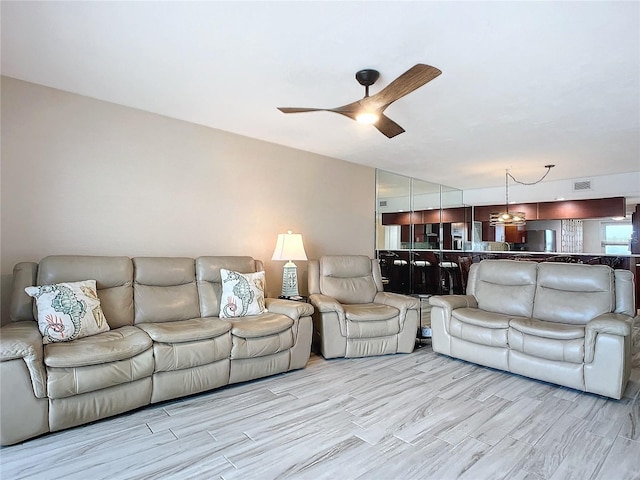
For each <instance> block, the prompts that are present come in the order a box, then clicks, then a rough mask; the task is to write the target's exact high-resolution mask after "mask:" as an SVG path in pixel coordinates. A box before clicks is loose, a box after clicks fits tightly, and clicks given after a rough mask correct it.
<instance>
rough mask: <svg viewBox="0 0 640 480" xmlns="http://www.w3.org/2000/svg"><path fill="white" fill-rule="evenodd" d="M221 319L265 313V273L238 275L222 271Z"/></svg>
mask: <svg viewBox="0 0 640 480" xmlns="http://www.w3.org/2000/svg"><path fill="white" fill-rule="evenodd" d="M220 276H221V277H222V298H221V301H220V318H234V317H244V316H246V315H260V314H261V313H262V312H264V280H265V276H264V272H256V273H238V272H234V271H233V270H226V269H224V268H221V269H220Z"/></svg>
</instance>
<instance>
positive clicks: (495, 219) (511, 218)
mask: <svg viewBox="0 0 640 480" xmlns="http://www.w3.org/2000/svg"><path fill="white" fill-rule="evenodd" d="M544 167H545V168H546V169H547V171H546V172H545V174H544V175H543V176H542V177H541V178H540V179H539V180H536V181H535V182H531V183H526V182H521V181H519V180H517V179H516V178H515V177H514V176H513V175H511V174H510V173H509V169H507V170H506V173H505V175H504V190H505V210H504V212H494V213H491V214H490V216H489V225H491V226H492V227H495V226H497V225H505V226H512V225H513V226H517V225H524V224H526V223H527V221H526V217H525V214H524V212H510V211H509V177H511V179H512V180H513V181H514V182H516V183H519V184H520V185H535V184H536V183H540V182H541V181H542V180H544V178H545V177H546V176H547V175H548V174H549V172H550V171H551V169H552V168H553V167H555V165H545V166H544Z"/></svg>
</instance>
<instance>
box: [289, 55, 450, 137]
mask: <svg viewBox="0 0 640 480" xmlns="http://www.w3.org/2000/svg"><path fill="white" fill-rule="evenodd" d="M441 73H442V72H441V71H440V70H438V69H437V68H435V67H432V66H431V65H425V64H423V63H418V64H417V65H414V66H413V67H411V68H410V69H409V70H407V71H406V72H404V73H403V74H402V75H400V76H399V77H398V78H396V79H395V80H394V81H393V82H391V83H390V84H389V85H387V86H386V87H385V88H383V89H382V90H380V91H379V92H378V93H376V94H374V95H372V96H369V87H370V86H371V85H373V84H374V83H376V80H378V77H379V76H380V73H379V72H378V71H377V70H372V69H366V70H360V71H359V72H357V73H356V80H357V81H358V83H359V84H360V85H363V86H364V88H365V94H364V98H363V99H362V100H357V101H355V102H353V103H349V104H347V105H343V106H341V107H336V108H288V107H278V110H280V111H281V112H282V113H302V112H334V113H339V114H340V115H344V116H345V117H349V118H351V119H352V120H356V121H357V122H360V123H365V124H369V125H373V126H374V127H376V128H377V129H378V130H379V131H380V132H381V133H383V134H384V135H386V136H387V137H389V138H393V137H395V136H396V135H399V134H401V133H402V132H404V128H402V127H401V126H400V125H398V124H397V123H396V122H394V121H393V120H391V119H390V118H389V117H387V116H386V115H384V113H383V112H384V111H385V109H386V108H387V107H388V106H389V105H391V104H392V103H393V102H395V101H396V100H398V99H400V98H402V97H404V96H405V95H407V94H409V93H411V92H413V91H414V90H416V89H418V88H420V87H421V86H423V85H424V84H426V83H427V82H430V81H431V80H433V79H434V78H436V77H437V76H438V75H440V74H441Z"/></svg>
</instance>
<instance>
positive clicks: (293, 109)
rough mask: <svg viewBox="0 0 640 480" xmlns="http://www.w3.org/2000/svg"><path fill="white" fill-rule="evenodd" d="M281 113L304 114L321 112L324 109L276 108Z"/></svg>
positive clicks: (324, 109)
mask: <svg viewBox="0 0 640 480" xmlns="http://www.w3.org/2000/svg"><path fill="white" fill-rule="evenodd" d="M278 110H280V111H281V112H282V113H304V112H323V111H326V110H327V109H326V108H295V107H293V108H289V107H278Z"/></svg>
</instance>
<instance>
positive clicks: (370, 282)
mask: <svg viewBox="0 0 640 480" xmlns="http://www.w3.org/2000/svg"><path fill="white" fill-rule="evenodd" d="M308 268H309V270H308V275H309V294H310V296H309V300H310V301H311V303H312V304H313V306H314V307H315V311H314V314H313V323H314V340H315V343H316V344H317V346H318V348H319V349H320V352H321V353H322V355H323V356H324V357H325V358H335V357H368V356H372V355H384V354H391V353H410V352H412V351H413V348H414V346H415V342H416V333H417V331H418V308H419V301H418V299H416V298H414V297H408V296H405V295H399V294H396V293H388V292H383V291H382V277H381V274H380V265H379V264H378V261H377V260H371V259H370V258H369V257H366V256H364V255H328V256H324V257H322V258H320V260H310V261H309V265H308Z"/></svg>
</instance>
